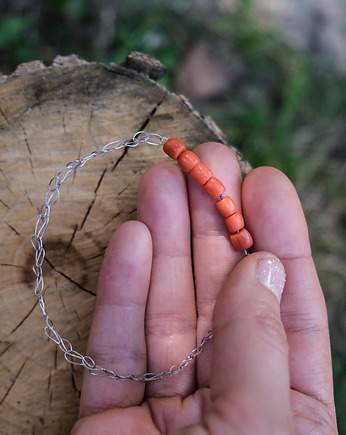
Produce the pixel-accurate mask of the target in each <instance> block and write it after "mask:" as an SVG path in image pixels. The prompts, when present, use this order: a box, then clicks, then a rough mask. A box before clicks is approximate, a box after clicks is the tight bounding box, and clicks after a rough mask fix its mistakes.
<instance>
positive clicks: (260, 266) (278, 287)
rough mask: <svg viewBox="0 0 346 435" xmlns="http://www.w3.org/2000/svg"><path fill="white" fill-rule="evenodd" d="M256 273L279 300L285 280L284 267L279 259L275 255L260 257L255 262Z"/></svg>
mask: <svg viewBox="0 0 346 435" xmlns="http://www.w3.org/2000/svg"><path fill="white" fill-rule="evenodd" d="M256 275H257V278H258V279H259V280H260V282H261V283H262V284H263V285H265V286H266V287H267V288H268V289H269V290H270V291H271V292H272V293H273V294H274V295H275V296H276V298H277V300H278V301H279V302H280V301H281V296H282V292H283V289H284V287H285V282H286V273H285V268H284V266H283V264H282V263H281V261H280V260H279V259H278V258H276V257H264V258H262V259H261V260H259V262H258V263H257V268H256Z"/></svg>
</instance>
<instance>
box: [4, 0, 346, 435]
mask: <svg viewBox="0 0 346 435" xmlns="http://www.w3.org/2000/svg"><path fill="white" fill-rule="evenodd" d="M31 1H32V2H33V5H34V6H31V7H30V0H28V2H27V3H28V5H27V7H25V6H21V5H20V4H17V5H16V3H17V2H12V3H11V4H9V5H8V8H7V10H3V11H2V14H1V16H0V70H1V71H2V72H3V73H10V72H11V71H13V70H14V69H15V67H16V66H17V65H18V64H20V63H22V62H26V61H30V60H34V59H41V60H43V61H44V62H46V63H47V64H50V63H51V61H52V59H53V58H54V57H55V56H56V55H58V54H60V55H67V54H71V53H76V54H78V55H80V56H81V57H83V58H85V59H87V60H90V61H101V62H105V63H109V62H115V63H121V62H122V61H123V60H124V59H125V57H126V55H127V53H128V52H130V51H134V50H136V51H143V52H146V53H149V54H152V55H153V56H155V57H156V58H157V59H159V60H161V62H162V63H163V64H164V65H165V66H166V67H167V70H168V72H167V76H166V77H165V78H164V79H163V80H162V82H163V84H165V85H166V86H167V87H169V88H170V89H172V90H174V77H175V73H176V71H177V70H178V68H179V65H180V63H181V62H182V60H183V59H184V57H185V55H186V53H187V51H188V49H189V47H191V46H192V45H193V44H194V42H196V41H197V40H200V39H202V40H205V39H207V40H208V41H210V43H212V44H215V47H218V46H220V45H221V46H222V47H227V49H226V50H224V51H223V52H222V56H223V58H224V61H225V62H227V63H228V64H229V65H232V64H237V65H241V66H242V74H241V75H239V76H238V77H236V78H235V81H234V85H233V86H232V87H231V88H230V89H229V90H228V91H227V92H226V93H225V94H224V95H222V96H220V97H217V98H215V99H213V100H212V101H204V102H203V104H201V105H197V108H199V109H200V110H201V111H203V112H204V113H206V114H209V115H211V116H212V117H213V118H214V120H215V121H216V123H217V124H218V125H219V126H220V127H221V129H222V130H223V132H224V133H225V134H226V135H227V138H228V140H229V142H230V143H231V144H232V145H235V146H236V147H237V148H239V149H240V150H241V151H242V152H243V153H244V155H245V158H246V159H247V160H249V161H250V162H251V164H252V165H253V166H260V165H273V166H276V167H278V168H279V169H281V170H282V171H283V172H285V173H286V174H287V175H288V176H289V177H290V178H291V179H292V181H293V182H294V184H295V185H296V187H297V189H298V192H299V195H300V197H301V199H302V202H303V206H304V209H305V212H306V215H307V219H308V223H309V228H310V236H311V241H312V247H313V252H314V255H315V259H316V263H317V266H318V270H319V274H320V278H321V282H322V286H323V288H324V289H325V294H326V298H327V305H328V310H329V316H330V319H331V321H330V327H331V338H332V346H333V358H334V366H333V368H334V377H335V398H336V404H337V410H338V416H339V430H340V434H346V421H345V417H344V415H345V409H346V355H345V352H344V350H343V349H344V339H343V336H344V333H345V331H344V330H343V329H342V328H344V329H345V327H343V326H342V325H343V324H344V323H345V321H341V319H340V316H341V317H342V316H345V314H344V312H343V311H341V310H340V306H346V302H345V296H344V294H343V292H344V286H345V282H346V272H345V271H344V269H345V267H344V264H345V259H346V250H345V246H344V243H343V240H345V236H346V234H345V233H346V230H345V222H346V196H345V193H344V191H345V184H346V175H345V170H344V168H345V167H346V166H345V160H346V151H345V149H346V147H345V145H346V143H345V142H346V139H345V137H346V134H345V114H346V113H345V112H346V79H345V76H341V75H339V74H338V72H337V70H336V68H333V64H332V62H331V61H330V60H325V61H323V59H318V60H316V59H314V58H313V57H310V56H309V55H307V54H306V53H300V52H297V51H295V50H293V49H292V48H290V47H288V46H287V45H286V44H285V43H284V42H283V41H282V40H281V39H280V36H279V35H278V34H277V33H275V32H273V31H268V30H263V29H262V30H261V29H259V28H258V27H257V26H256V24H255V19H254V17H253V14H252V8H251V2H250V1H248V0H246V1H245V0H244V1H243V2H242V3H241V7H240V8H239V9H238V10H236V11H235V12H233V13H230V14H228V15H227V16H225V15H224V14H221V13H219V12H218V10H217V9H215V11H214V12H213V13H212V14H209V13H206V12H203V10H202V9H201V10H197V11H195V12H194V13H192V12H191V9H190V3H189V2H186V1H176V2H171V3H170V4H168V3H167V6H165V5H164V4H162V3H161V2H155V3H154V2H150V1H148V0H147V1H144V0H143V2H138V1H134V0H131V1H127V2H123V3H121V2H119V4H117V8H116V9H114V7H113V6H114V2H112V1H110V0H108V1H107V0H105V1H103V2H101V3H100V4H98V3H97V2H96V1H95V0H86V1H84V0H50V1H47V2H41V3H38V4H37V2H34V0H31ZM125 3H126V4H125ZM112 5H113V6H112ZM107 8H108V9H107ZM112 17H113V18H112Z"/></svg>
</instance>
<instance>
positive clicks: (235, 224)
mask: <svg viewBox="0 0 346 435" xmlns="http://www.w3.org/2000/svg"><path fill="white" fill-rule="evenodd" d="M225 222H226V225H227V228H228V229H229V231H230V233H236V232H237V231H239V230H241V229H242V228H244V225H245V224H244V219H243V216H242V215H241V214H240V213H239V212H238V211H236V212H235V213H234V214H232V215H231V216H228V217H226V219H225Z"/></svg>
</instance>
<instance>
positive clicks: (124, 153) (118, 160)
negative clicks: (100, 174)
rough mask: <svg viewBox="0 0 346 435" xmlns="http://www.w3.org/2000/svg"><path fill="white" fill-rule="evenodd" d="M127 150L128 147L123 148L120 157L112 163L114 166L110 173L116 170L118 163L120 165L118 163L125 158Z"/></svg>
mask: <svg viewBox="0 0 346 435" xmlns="http://www.w3.org/2000/svg"><path fill="white" fill-rule="evenodd" d="M128 150H129V149H128V147H125V148H124V151H123V153H122V154H121V156H120V157H119V158H118V159H117V161H116V162H115V163H114V165H113V167H112V169H111V171H112V172H113V171H115V169H116V168H117V166H118V165H119V163H120V162H121V161H122V159H123V158H124V157H125V156H126V154H127V152H128Z"/></svg>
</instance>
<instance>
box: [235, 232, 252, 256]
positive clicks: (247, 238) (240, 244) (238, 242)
mask: <svg viewBox="0 0 346 435" xmlns="http://www.w3.org/2000/svg"><path fill="white" fill-rule="evenodd" d="M231 242H232V245H233V246H234V249H236V250H237V251H245V250H246V249H249V248H251V246H252V245H253V240H252V237H251V234H250V233H249V231H248V230H247V229H245V228H243V229H242V230H240V231H239V233H234V234H231Z"/></svg>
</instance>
